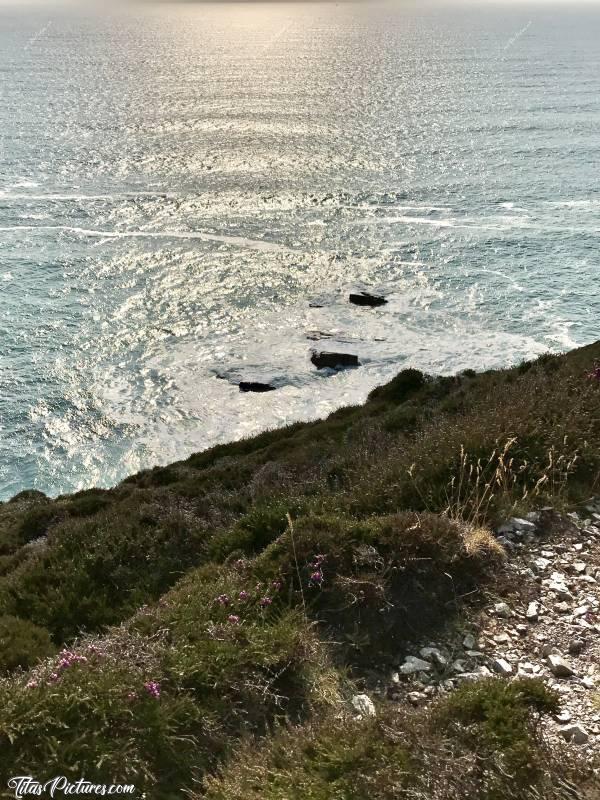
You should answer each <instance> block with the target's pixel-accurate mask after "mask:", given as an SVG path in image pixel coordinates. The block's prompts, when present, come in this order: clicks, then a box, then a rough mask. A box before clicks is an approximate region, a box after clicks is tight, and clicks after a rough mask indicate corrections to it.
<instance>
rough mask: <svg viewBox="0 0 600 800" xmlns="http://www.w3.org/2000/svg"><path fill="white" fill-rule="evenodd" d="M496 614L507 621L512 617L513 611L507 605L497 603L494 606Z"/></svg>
mask: <svg viewBox="0 0 600 800" xmlns="http://www.w3.org/2000/svg"><path fill="white" fill-rule="evenodd" d="M494 614H496V616H498V617H504V618H505V619H508V618H509V617H512V611H511V610H510V606H509V605H508V604H507V603H496V605H495V606H494Z"/></svg>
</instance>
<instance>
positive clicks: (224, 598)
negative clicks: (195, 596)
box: [215, 594, 231, 606]
mask: <svg viewBox="0 0 600 800" xmlns="http://www.w3.org/2000/svg"><path fill="white" fill-rule="evenodd" d="M230 602H231V600H230V599H229V597H228V595H226V594H220V595H219V596H218V597H217V598H216V599H215V603H219V605H221V606H228V605H229V603H230Z"/></svg>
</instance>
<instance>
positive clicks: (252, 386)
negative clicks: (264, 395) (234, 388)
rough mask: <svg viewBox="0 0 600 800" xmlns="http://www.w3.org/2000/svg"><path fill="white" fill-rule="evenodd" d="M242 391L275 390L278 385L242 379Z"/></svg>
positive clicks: (240, 385)
mask: <svg viewBox="0 0 600 800" xmlns="http://www.w3.org/2000/svg"><path fill="white" fill-rule="evenodd" d="M239 387H240V392H274V391H275V389H276V388H277V387H276V386H271V384H270V383H259V382H258V381H241V382H240V383H239Z"/></svg>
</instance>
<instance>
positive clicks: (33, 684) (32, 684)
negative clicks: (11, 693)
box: [25, 681, 38, 689]
mask: <svg viewBox="0 0 600 800" xmlns="http://www.w3.org/2000/svg"><path fill="white" fill-rule="evenodd" d="M37 686H38V684H37V681H29V683H27V684H26V685H25V688H26V689H37Z"/></svg>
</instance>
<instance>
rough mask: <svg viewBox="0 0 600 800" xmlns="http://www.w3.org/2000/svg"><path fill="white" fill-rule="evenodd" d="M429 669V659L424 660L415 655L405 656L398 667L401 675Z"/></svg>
mask: <svg viewBox="0 0 600 800" xmlns="http://www.w3.org/2000/svg"><path fill="white" fill-rule="evenodd" d="M430 670H431V664H430V663H429V661H424V660H423V659H422V658H417V657H416V656H406V658H405V659H404V664H402V666H401V667H400V672H401V673H402V674H403V675H414V673H415V672H429V671H430Z"/></svg>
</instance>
